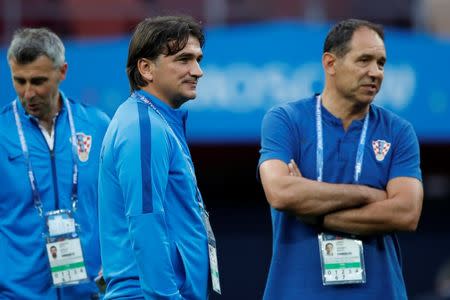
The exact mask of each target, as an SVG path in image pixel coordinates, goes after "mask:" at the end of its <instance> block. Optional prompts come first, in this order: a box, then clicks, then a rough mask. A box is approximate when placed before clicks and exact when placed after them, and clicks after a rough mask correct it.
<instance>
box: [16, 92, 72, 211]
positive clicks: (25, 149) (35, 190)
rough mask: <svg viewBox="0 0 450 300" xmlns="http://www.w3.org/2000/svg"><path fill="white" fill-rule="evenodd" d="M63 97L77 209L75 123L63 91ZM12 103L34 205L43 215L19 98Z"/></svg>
mask: <svg viewBox="0 0 450 300" xmlns="http://www.w3.org/2000/svg"><path fill="white" fill-rule="evenodd" d="M61 97H62V98H63V101H64V104H65V106H66V108H67V114H68V118H69V126H70V135H71V143H72V160H73V168H72V194H71V197H70V198H71V201H72V209H73V211H76V210H77V204H78V165H77V161H76V152H77V141H76V135H75V125H74V122H73V116H72V109H71V107H70V105H69V101H68V100H67V98H66V97H65V96H64V94H63V93H62V92H61ZM12 105H13V111H14V118H15V121H16V127H17V133H18V135H19V140H20V145H21V147H22V153H23V156H24V157H25V161H26V163H27V166H28V179H29V180H30V185H31V191H32V196H33V203H34V207H35V208H36V210H37V211H38V213H39V216H41V217H42V215H43V205H42V201H41V197H40V195H39V189H38V186H37V182H36V177H35V176H34V172H33V168H32V166H31V160H30V153H29V149H28V145H27V141H26V139H25V133H24V131H23V127H22V122H21V120H20V116H19V112H18V109H17V99H16V100H14V101H13V103H12ZM55 130H56V129H55Z"/></svg>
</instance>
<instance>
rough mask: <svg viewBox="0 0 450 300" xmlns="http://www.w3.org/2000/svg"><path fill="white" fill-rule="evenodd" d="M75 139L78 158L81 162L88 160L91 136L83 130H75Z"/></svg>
mask: <svg viewBox="0 0 450 300" xmlns="http://www.w3.org/2000/svg"><path fill="white" fill-rule="evenodd" d="M76 139H77V140H76V142H77V154H78V159H79V160H80V161H81V162H86V161H88V159H89V153H90V152H91V146H92V136H91V135H87V134H84V133H83V132H77V133H76Z"/></svg>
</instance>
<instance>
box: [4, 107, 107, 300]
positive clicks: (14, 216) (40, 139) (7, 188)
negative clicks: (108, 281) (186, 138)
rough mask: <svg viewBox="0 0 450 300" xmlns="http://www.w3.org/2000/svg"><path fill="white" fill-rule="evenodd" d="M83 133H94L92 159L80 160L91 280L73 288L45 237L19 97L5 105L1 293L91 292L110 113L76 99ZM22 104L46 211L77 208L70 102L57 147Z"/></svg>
mask: <svg viewBox="0 0 450 300" xmlns="http://www.w3.org/2000/svg"><path fill="white" fill-rule="evenodd" d="M69 102H70V106H71V109H72V113H73V118H74V123H75V132H76V134H77V135H79V134H84V135H85V136H91V145H90V151H89V156H88V159H87V161H85V162H81V161H78V168H79V173H78V210H77V211H76V213H75V214H74V217H75V221H76V222H77V223H78V224H79V225H80V230H81V231H80V239H81V245H82V249H83V253H84V258H85V265H86V269H87V272H88V275H89V278H90V279H91V281H90V282H89V283H84V284H80V285H77V286H73V287H69V288H60V289H55V288H53V287H52V279H51V273H50V265H49V262H48V258H47V254H46V248H45V240H44V238H43V236H42V234H43V233H44V231H45V217H40V216H39V214H38V211H37V210H36V208H35V206H34V203H33V198H32V193H31V186H30V182H29V179H28V176H27V171H28V168H27V164H26V160H25V158H24V155H23V152H22V148H21V145H20V141H19V136H18V133H17V127H16V123H15V120H14V113H13V109H12V103H11V104H9V105H7V106H5V107H4V108H3V109H2V110H1V111H0V128H1V130H0V141H1V143H0V176H1V177H2V178H1V188H0V257H1V263H0V274H1V275H0V299H46V300H47V299H48V300H52V299H59V300H62V299H76V300H80V299H91V296H92V295H93V294H97V292H98V290H97V288H96V286H95V284H94V282H93V278H94V277H95V276H97V273H98V271H99V269H100V265H101V263H100V247H99V241H98V219H97V179H98V163H99V153H100V145H101V141H102V139H103V135H104V133H105V131H106V128H107V126H108V122H109V118H108V117H107V116H106V115H105V114H104V113H102V112H100V111H99V110H97V109H95V108H93V107H87V106H85V105H83V104H80V103H78V102H75V101H73V100H69ZM17 108H18V112H19V116H20V119H21V121H22V126H23V130H24V134H25V138H26V142H27V145H28V148H29V153H30V160H31V164H32V168H33V172H34V174H35V176H36V181H37V184H38V188H39V194H40V197H41V201H42V202H43V208H44V213H45V212H48V211H51V210H55V209H71V207H72V204H71V199H70V196H71V191H72V166H73V160H72V144H71V142H70V134H71V133H70V127H69V121H68V116H67V109H66V107H65V106H64V105H63V106H62V109H61V111H60V113H59V115H58V116H57V118H56V121H55V122H56V123H55V144H54V151H50V150H49V148H48V145H47V142H46V141H45V138H44V136H43V134H42V132H41V130H40V129H39V126H38V123H37V121H36V119H35V118H34V117H31V116H30V115H27V114H26V113H25V111H24V109H23V107H22V105H21V104H20V101H18V102H17Z"/></svg>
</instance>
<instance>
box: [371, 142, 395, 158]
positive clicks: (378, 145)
mask: <svg viewBox="0 0 450 300" xmlns="http://www.w3.org/2000/svg"><path fill="white" fill-rule="evenodd" d="M372 148H373V152H374V153H375V158H376V159H377V160H378V161H383V160H384V158H385V157H386V154H387V153H388V152H389V149H390V148H391V143H388V142H386V141H385V140H376V141H372Z"/></svg>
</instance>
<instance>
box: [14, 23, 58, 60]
mask: <svg viewBox="0 0 450 300" xmlns="http://www.w3.org/2000/svg"><path fill="white" fill-rule="evenodd" d="M42 55H45V56H47V57H48V58H49V59H50V60H51V61H52V62H53V65H54V67H55V68H58V67H61V66H63V65H64V63H65V61H66V58H65V48H64V44H63V43H62V41H61V39H60V38H59V37H58V36H57V35H56V34H55V33H54V32H52V31H51V30H49V29H47V28H23V29H19V30H17V31H16V32H15V33H14V36H13V39H12V41H11V44H10V45H9V48H8V53H7V58H8V62H9V61H10V60H11V59H12V58H14V59H15V60H16V61H17V63H18V64H29V63H32V62H33V61H35V60H36V59H37V58H38V57H39V56H42Z"/></svg>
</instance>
